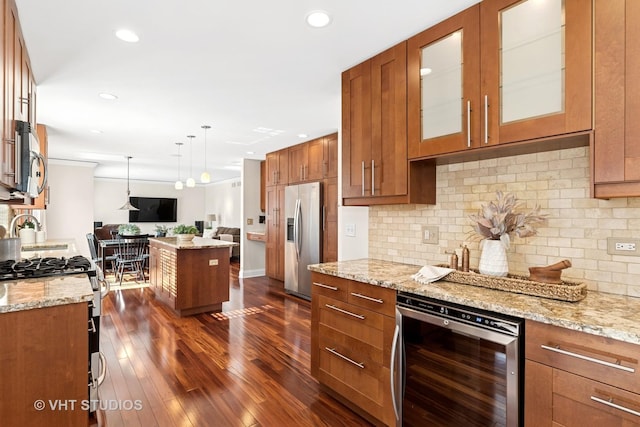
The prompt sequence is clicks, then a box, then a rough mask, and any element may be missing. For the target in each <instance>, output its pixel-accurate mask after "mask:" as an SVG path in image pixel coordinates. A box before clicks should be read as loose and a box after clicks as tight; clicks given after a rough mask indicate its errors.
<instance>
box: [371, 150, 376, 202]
mask: <svg viewBox="0 0 640 427" xmlns="http://www.w3.org/2000/svg"><path fill="white" fill-rule="evenodd" d="M371 195H372V196H375V195H376V161H375V160H373V159H371Z"/></svg>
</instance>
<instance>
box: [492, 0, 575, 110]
mask: <svg viewBox="0 0 640 427" xmlns="http://www.w3.org/2000/svg"><path fill="white" fill-rule="evenodd" d="M562 4H563V0H544V1H541V0H529V1H524V2H520V3H517V4H515V5H514V6H512V7H510V8H508V9H506V10H503V11H502V12H501V14H500V15H501V16H500V23H501V28H500V30H501V31H500V63H501V64H502V73H501V74H500V77H501V80H502V81H501V82H500V99H501V100H502V104H501V105H500V113H501V118H500V122H501V123H507V122H513V121H516V120H522V119H528V118H531V117H537V116H544V115H547V114H557V113H561V112H563V111H564V91H565V88H564V50H565V45H564V29H565V28H564V16H563V14H562Z"/></svg>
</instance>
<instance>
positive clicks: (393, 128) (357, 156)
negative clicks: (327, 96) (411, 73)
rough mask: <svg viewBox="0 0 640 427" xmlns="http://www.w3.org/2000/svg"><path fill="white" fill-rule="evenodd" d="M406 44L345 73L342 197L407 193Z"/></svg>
mask: <svg viewBox="0 0 640 427" xmlns="http://www.w3.org/2000/svg"><path fill="white" fill-rule="evenodd" d="M406 75H407V74H406V42H402V43H400V44H398V45H396V46H395V47H393V48H391V49H388V50H386V51H384V52H382V53H380V54H378V55H376V56H375V57H373V58H371V59H369V60H367V61H365V62H363V63H362V64H360V65H357V66H355V67H354V68H351V69H350V70H347V71H345V72H344V73H343V74H342V182H343V184H342V195H343V197H344V198H350V197H358V198H359V197H376V196H397V195H406V194H407V122H406V118H407V116H406V112H407V104H406V103H407V80H406Z"/></svg>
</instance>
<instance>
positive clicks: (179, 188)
mask: <svg viewBox="0 0 640 427" xmlns="http://www.w3.org/2000/svg"><path fill="white" fill-rule="evenodd" d="M176 145H177V146H178V180H177V181H176V183H175V185H174V187H175V189H176V190H182V188H183V187H184V186H183V185H182V181H181V180H180V146H181V145H182V142H176Z"/></svg>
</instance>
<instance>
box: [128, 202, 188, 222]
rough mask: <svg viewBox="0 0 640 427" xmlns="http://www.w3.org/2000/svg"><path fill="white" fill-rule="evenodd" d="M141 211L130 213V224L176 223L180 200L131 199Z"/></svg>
mask: <svg viewBox="0 0 640 427" xmlns="http://www.w3.org/2000/svg"><path fill="white" fill-rule="evenodd" d="M129 202H131V204H132V205H133V206H135V207H136V208H138V209H139V210H137V211H129V222H176V221H177V218H176V216H177V211H178V199H168V198H162V197H129Z"/></svg>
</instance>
